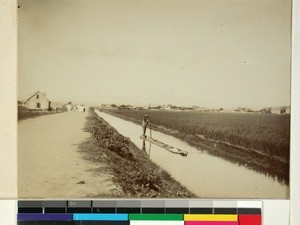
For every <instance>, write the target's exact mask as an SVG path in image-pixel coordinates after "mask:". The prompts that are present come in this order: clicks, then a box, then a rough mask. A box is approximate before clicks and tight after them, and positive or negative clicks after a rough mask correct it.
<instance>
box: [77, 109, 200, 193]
mask: <svg viewBox="0 0 300 225" xmlns="http://www.w3.org/2000/svg"><path fill="white" fill-rule="evenodd" d="M89 113H90V114H89V116H88V117H87V121H86V124H85V131H88V132H90V133H91V134H92V137H91V138H90V139H88V140H87V141H85V142H83V143H82V144H81V145H80V149H81V152H83V153H84V155H85V158H87V159H89V160H91V161H93V162H97V163H103V164H105V165H106V166H105V168H102V169H105V170H107V171H109V173H111V174H112V176H113V177H114V178H113V181H114V182H115V183H116V185H118V186H119V187H120V188H121V189H122V192H123V196H114V195H113V194H112V196H111V195H108V196H106V197H131V198H132V197H138V198H153V197H159V198H190V197H196V196H195V194H193V193H192V192H190V191H189V190H187V188H185V187H183V186H182V185H181V184H180V183H179V182H177V181H176V180H175V179H173V178H172V177H171V176H170V174H168V173H167V172H166V171H164V170H163V169H161V168H160V167H159V166H158V165H156V164H155V163H153V162H152V161H151V160H150V159H149V156H148V155H147V154H146V153H145V152H143V151H141V150H140V149H139V148H138V147H136V146H135V145H134V144H133V143H132V142H131V141H130V140H129V139H128V138H126V137H124V136H122V135H121V134H119V133H118V132H117V131H116V130H115V129H114V128H113V127H111V126H110V125H109V124H108V123H107V122H106V121H105V120H103V119H102V118H101V117H99V116H98V115H97V114H96V113H95V112H94V111H93V110H91V111H90V112H89ZM100 172H101V171H100V170H99V173H100ZM99 197H103V196H99ZM104 197H105V196H104Z"/></svg>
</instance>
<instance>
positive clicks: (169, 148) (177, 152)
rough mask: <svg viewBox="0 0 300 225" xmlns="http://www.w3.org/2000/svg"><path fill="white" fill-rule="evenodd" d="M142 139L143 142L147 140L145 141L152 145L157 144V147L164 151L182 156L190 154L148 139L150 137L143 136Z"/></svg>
mask: <svg viewBox="0 0 300 225" xmlns="http://www.w3.org/2000/svg"><path fill="white" fill-rule="evenodd" d="M140 138H141V139H143V140H145V141H149V142H150V143H152V144H155V145H157V146H159V147H161V148H164V149H166V150H168V151H169V152H172V153H174V154H179V155H182V156H187V154H188V152H187V151H183V150H181V149H178V148H174V147H172V146H170V145H167V144H165V143H163V142H161V141H158V140H155V139H153V138H151V137H148V136H146V137H144V136H143V135H141V136H140Z"/></svg>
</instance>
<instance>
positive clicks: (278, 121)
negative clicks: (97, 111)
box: [106, 110, 290, 183]
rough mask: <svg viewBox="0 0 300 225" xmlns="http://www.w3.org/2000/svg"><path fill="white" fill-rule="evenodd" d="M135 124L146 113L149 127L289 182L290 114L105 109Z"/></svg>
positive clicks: (138, 122) (139, 121)
mask: <svg viewBox="0 0 300 225" xmlns="http://www.w3.org/2000/svg"><path fill="white" fill-rule="evenodd" d="M106 112H109V113H111V114H114V115H116V116H119V117H122V118H124V119H127V120H131V121H132V122H135V123H137V124H140V123H141V120H142V118H143V116H144V115H145V114H149V115H150V120H151V123H152V128H153V129H155V130H159V131H162V132H164V133H167V134H171V135H173V136H175V137H177V138H180V139H182V140H185V141H187V142H188V143H189V144H191V145H193V146H195V147H197V148H198V149H200V150H203V151H207V152H208V153H209V154H212V155H215V156H220V157H222V158H225V159H227V160H230V161H233V162H237V163H239V164H241V165H244V166H246V167H249V168H252V169H255V170H257V171H259V172H264V173H266V174H268V175H271V176H274V177H277V178H278V179H279V180H281V181H283V182H285V183H288V182H289V147H290V145H289V139H290V115H274V114H251V113H211V112H207V113H206V112H174V111H147V110H144V111H130V110H106Z"/></svg>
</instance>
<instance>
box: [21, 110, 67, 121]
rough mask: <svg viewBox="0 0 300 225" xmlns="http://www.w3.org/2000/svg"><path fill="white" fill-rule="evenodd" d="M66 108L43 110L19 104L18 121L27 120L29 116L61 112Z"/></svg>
mask: <svg viewBox="0 0 300 225" xmlns="http://www.w3.org/2000/svg"><path fill="white" fill-rule="evenodd" d="M63 111H64V110H58V111H42V110H31V109H27V108H26V107H24V106H18V121H20V120H25V119H29V118H34V117H39V116H45V115H49V114H54V113H60V112H63Z"/></svg>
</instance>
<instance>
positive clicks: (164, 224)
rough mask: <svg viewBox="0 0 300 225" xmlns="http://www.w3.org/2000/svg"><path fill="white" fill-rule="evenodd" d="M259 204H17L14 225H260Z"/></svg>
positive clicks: (165, 201)
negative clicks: (16, 223)
mask: <svg viewBox="0 0 300 225" xmlns="http://www.w3.org/2000/svg"><path fill="white" fill-rule="evenodd" d="M261 211H262V201H206V200H95V201H85V200H80V201H19V202H18V216H17V219H18V225H104V224H106V225H152V224H153V225H156V224H157V225H158V224H160V225H261V224H262V217H261Z"/></svg>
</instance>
